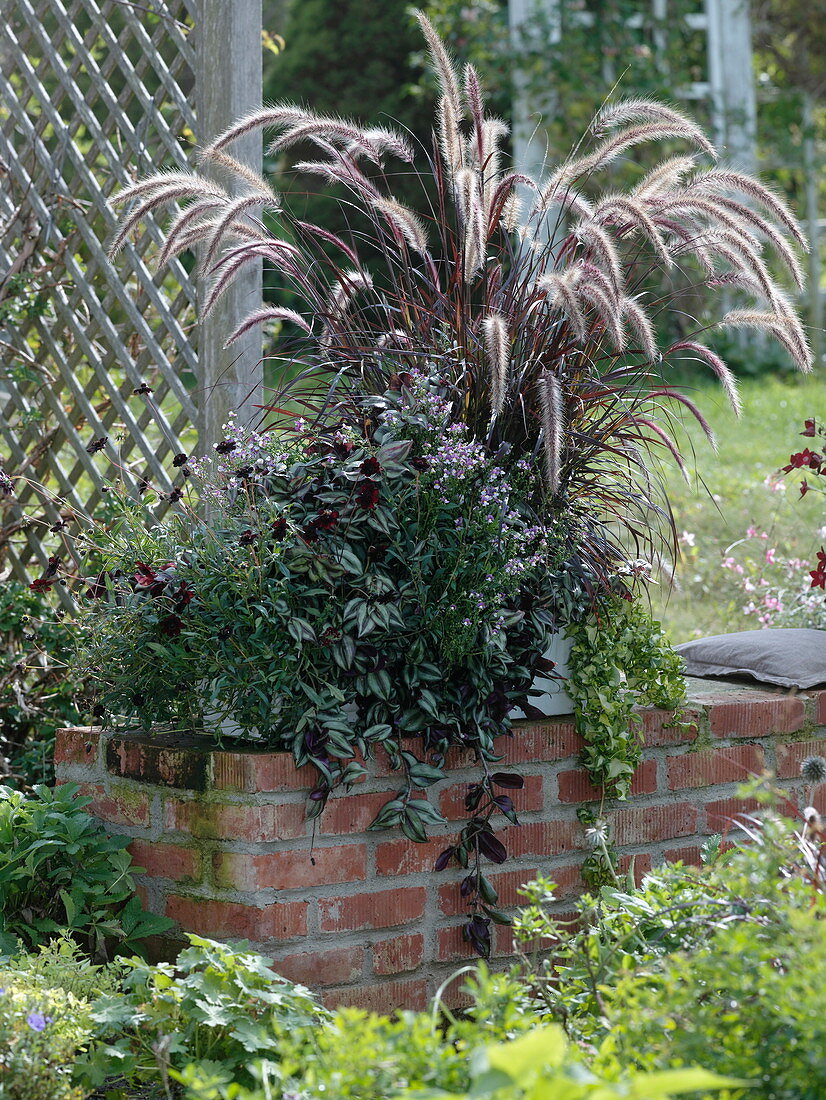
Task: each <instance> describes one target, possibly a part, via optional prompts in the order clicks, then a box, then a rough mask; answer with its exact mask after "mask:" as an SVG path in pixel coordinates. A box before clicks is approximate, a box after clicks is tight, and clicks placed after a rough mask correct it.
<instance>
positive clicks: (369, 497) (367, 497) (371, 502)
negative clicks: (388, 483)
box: [356, 480, 380, 512]
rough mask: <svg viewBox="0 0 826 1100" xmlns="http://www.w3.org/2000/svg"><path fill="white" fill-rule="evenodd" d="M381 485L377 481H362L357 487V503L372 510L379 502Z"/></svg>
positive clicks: (369, 510)
mask: <svg viewBox="0 0 826 1100" xmlns="http://www.w3.org/2000/svg"><path fill="white" fill-rule="evenodd" d="M379 496H380V492H379V487H378V485H376V483H375V481H369V480H365V481H360V482H359V484H358V486H357V487H356V504H358V506H359V508H364V510H365V511H367V512H372V511H373V509H374V508H375V507H376V505H377V504H378V502H379Z"/></svg>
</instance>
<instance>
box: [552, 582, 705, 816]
mask: <svg viewBox="0 0 826 1100" xmlns="http://www.w3.org/2000/svg"><path fill="white" fill-rule="evenodd" d="M566 631H567V633H568V635H569V636H570V637H571V638H572V639H573V645H572V647H571V655H570V658H569V666H570V677H569V680H568V684H567V688H568V691H569V693H570V695H571V698H572V699H573V703H574V715H575V720H576V727H577V731H578V732H579V733H580V734H581V735H582V737H583V738H584V740H585V748H584V750H583V752H582V757H581V759H582V763H583V764H584V765H585V767H586V768H587V769H588V774H589V776H590V778H591V781H592V782H593V783H594V785H595V786H597V787H599V788H600V789H601V790H602V792H603V796H604V795H605V794H610V795H613V796H615V797H618V798H626V797H627V795H628V792H629V790H630V787H631V780H632V779H633V776H634V772H635V770H636V768H637V765H638V764H639V761H640V757H641V753H642V737H641V732H642V719H641V717H640V716H639V714H638V713H637V712H636V711H635V707H636V706H637V705H642V706H650V707H660V708H662V709H664V710H672V711H679V708H680V707H681V706H682V705H683V703H684V702H685V699H686V688H685V680H684V679H683V675H682V669H683V664H682V660H681V658H680V657H678V655H677V654H676V653H675V652H674V650H673V649H672V648H671V645H670V644H669V642H668V638H667V637H666V635H665V634H664V633H663V631H662V628H661V627H660V624H659V623H658V622H655V621H654V620H653V619H652V618H651V617H650V615H649V614H648V613H647V612H646V610H645V608H644V607H643V606H642V605H641V603H640V602H639V601H634V600H632V599H631V597H630V594H628V593H626V594H625V595H617V596H614V597H613V598H611V599H610V600H606V601H604V602H603V603H602V604H601V605H600V607H599V609H598V610H597V611H595V612H593V613H592V614H591V615H590V616H588V617H585V618H583V619H580V620H574V621H573V622H571V623H569V625H568V626H567V627H566ZM674 721H675V722H679V714H675V717H674Z"/></svg>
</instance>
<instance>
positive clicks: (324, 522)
mask: <svg viewBox="0 0 826 1100" xmlns="http://www.w3.org/2000/svg"><path fill="white" fill-rule="evenodd" d="M311 522H312V525H313V527H315V528H317V529H318V530H319V531H334V530H335V529H336V527H337V526H338V512H337V511H336V510H335V509H334V508H333V509H331V508H324V509H322V511H320V512H319V513H318V515H317V516H316V517H315V519H314V520H312V521H311Z"/></svg>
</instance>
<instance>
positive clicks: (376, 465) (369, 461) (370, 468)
mask: <svg viewBox="0 0 826 1100" xmlns="http://www.w3.org/2000/svg"><path fill="white" fill-rule="evenodd" d="M359 470H361V472H362V473H363V474H364V476H365V477H378V475H379V474H380V473H381V463H380V462H379V460H378V459H377V458H376V457H375V455H370V457H369V458H365V460H364V462H362V464H361V466H359Z"/></svg>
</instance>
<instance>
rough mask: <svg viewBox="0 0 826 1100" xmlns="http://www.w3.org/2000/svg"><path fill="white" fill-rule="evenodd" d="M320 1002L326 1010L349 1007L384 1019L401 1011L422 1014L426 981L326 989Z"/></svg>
mask: <svg viewBox="0 0 826 1100" xmlns="http://www.w3.org/2000/svg"><path fill="white" fill-rule="evenodd" d="M321 999H322V1001H323V1002H324V1004H325V1005H326V1007H327V1008H341V1007H342V1006H344V1005H353V1006H354V1007H356V1008H363V1009H365V1010H366V1011H367V1012H378V1013H381V1014H382V1015H385V1016H389V1015H392V1013H394V1012H399V1011H404V1010H408V1011H410V1012H423V1011H424V1009H425V1008H427V1003H428V996H427V981H426V980H425V979H424V978H410V979H408V980H407V981H400V982H381V983H379V984H377V985H353V986H345V987H344V988H343V989H329V990H327V991H326V992H325V993H324V994H322V998H321Z"/></svg>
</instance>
